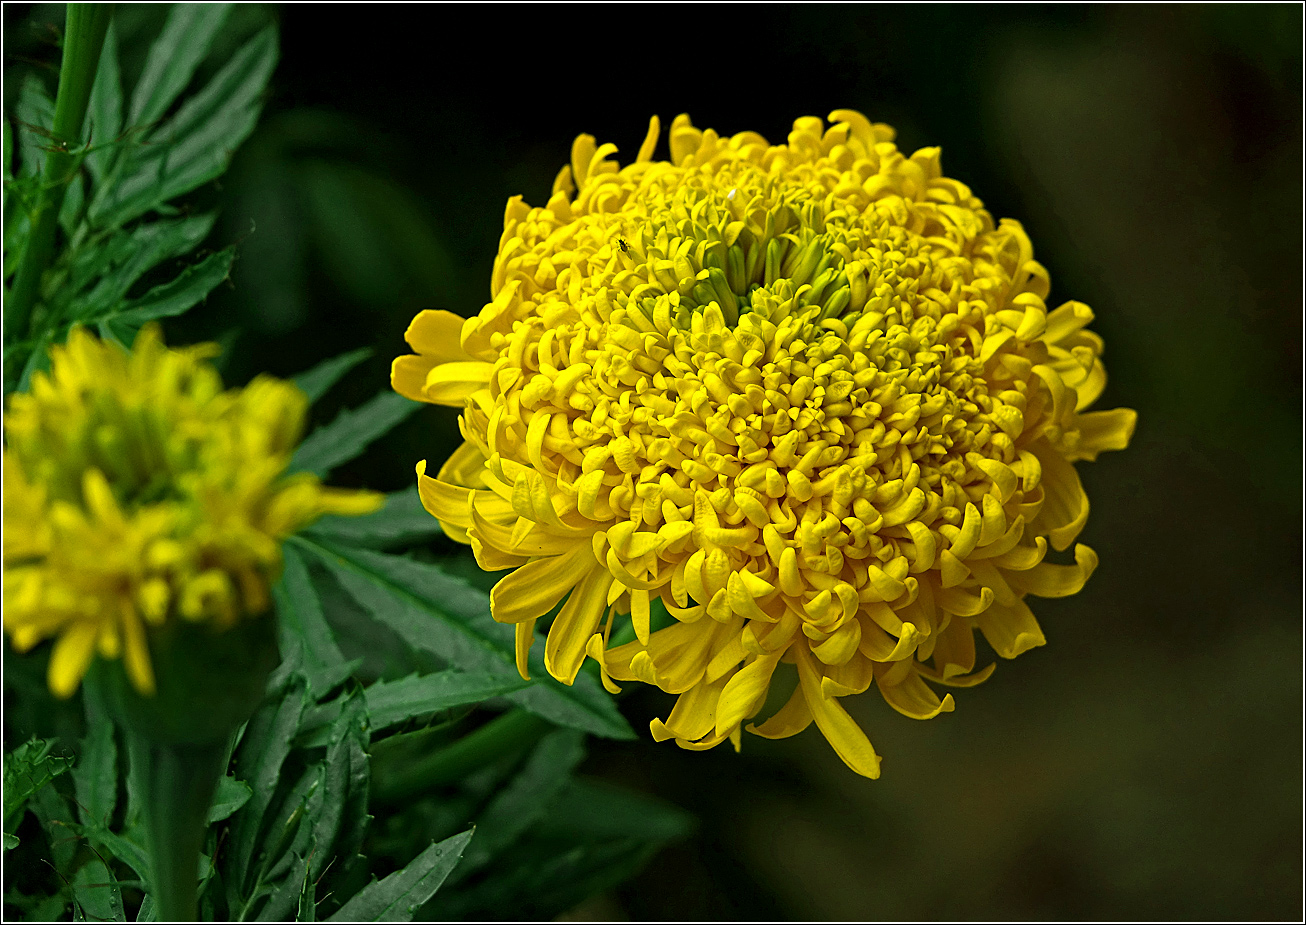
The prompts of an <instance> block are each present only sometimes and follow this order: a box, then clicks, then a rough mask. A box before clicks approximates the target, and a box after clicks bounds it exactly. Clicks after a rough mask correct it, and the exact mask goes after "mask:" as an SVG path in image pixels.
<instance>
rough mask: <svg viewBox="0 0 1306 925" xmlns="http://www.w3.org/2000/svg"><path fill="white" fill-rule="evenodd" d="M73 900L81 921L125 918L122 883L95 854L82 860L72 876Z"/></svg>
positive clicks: (124, 919)
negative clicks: (87, 859) (80, 913)
mask: <svg viewBox="0 0 1306 925" xmlns="http://www.w3.org/2000/svg"><path fill="white" fill-rule="evenodd" d="M73 900H74V901H75V902H76V903H77V905H78V906H79V907H80V909H81V912H82V915H83V916H84V918H82V921H87V922H125V921H126V920H127V918H126V915H125V914H124V913H123V908H122V887H120V886H119V885H118V880H117V878H115V877H114V875H113V872H112V871H111V870H109V868H108V867H106V866H105V865H104V862H103V861H101V860H100V859H99V858H92V859H91V860H89V861H87V862H86V863H85V864H83V865H82V866H81V867H80V868H79V869H78V871H77V874H76V876H74V877H73Z"/></svg>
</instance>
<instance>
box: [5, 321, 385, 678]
mask: <svg viewBox="0 0 1306 925" xmlns="http://www.w3.org/2000/svg"><path fill="white" fill-rule="evenodd" d="M215 352H216V348H215V347H214V345H211V344H209V345H202V346H198V347H189V348H185V349H180V350H170V349H168V348H167V347H165V346H164V344H163V341H162V339H161V337H160V335H159V332H158V329H157V328H155V327H147V328H146V329H144V330H143V331H142V332H141V333H140V335H139V336H138V337H137V339H136V345H135V348H134V349H133V350H132V351H131V353H128V352H127V351H126V350H124V349H122V348H121V347H119V346H117V345H115V344H111V343H106V342H102V341H100V340H98V339H96V338H95V337H93V336H92V335H90V334H88V333H86V331H84V330H82V329H74V330H73V332H72V334H71V335H70V336H69V339H68V343H67V345H66V346H60V347H54V348H53V349H52V350H51V369H50V372H49V374H48V375H47V374H45V373H38V374H37V375H36V376H34V377H33V379H32V388H31V391H30V392H28V393H24V394H17V395H14V396H13V397H12V398H11V399H10V406H9V410H8V411H7V412H6V414H5V418H4V425H5V440H6V446H5V450H4V628H5V630H6V631H7V632H8V633H9V635H10V637H11V639H12V641H13V644H14V646H15V648H17V649H18V650H20V651H23V650H26V649H28V648H30V647H32V646H34V645H35V644H36V643H38V642H40V641H41V640H42V639H46V638H49V637H52V636H55V637H58V641H57V642H56V643H55V646H54V652H53V654H52V656H51V659H50V670H49V680H50V687H51V689H52V690H53V691H54V692H55V693H56V694H58V695H60V696H64V697H66V696H69V695H70V694H72V692H73V691H74V690H76V688H77V685H78V683H79V682H80V681H81V679H82V677H83V675H84V674H85V673H86V669H87V667H88V665H89V663H90V660H91V659H92V657H93V656H94V655H95V653H96V652H97V651H98V652H99V653H100V654H101V655H102V656H104V657H105V658H111V659H112V658H118V657H121V658H122V659H123V662H124V667H125V668H126V670H127V675H128V677H130V679H131V681H132V683H133V685H134V686H135V687H136V688H137V690H139V691H141V692H142V693H146V694H149V693H152V692H153V689H154V672H153V669H152V667H151V663H150V654H149V646H148V643H147V636H146V626H147V625H160V624H163V623H165V622H167V621H169V620H177V619H180V620H185V621H192V622H210V623H213V624H216V626H217V627H219V628H224V629H225V628H230V627H231V626H233V625H234V624H236V623H237V622H238V621H240V620H242V619H244V618H247V617H254V616H258V615H260V614H263V613H264V612H265V611H266V610H267V609H268V605H269V586H270V583H271V582H273V581H275V580H276V578H277V576H278V575H279V573H280V570H281V540H283V539H284V538H285V537H287V536H289V535H290V534H291V533H294V532H295V531H296V530H297V529H299V528H300V527H302V526H304V525H305V524H307V523H309V522H310V521H312V520H313V519H315V518H316V517H318V516H319V515H321V514H324V513H341V514H358V513H365V512H367V511H370V510H375V509H376V507H378V506H379V504H380V502H381V500H382V497H381V496H379V495H376V494H373V493H371V492H351V491H339V490H332V489H326V488H323V487H322V486H321V485H320V484H319V482H318V479H317V477H316V476H314V475H311V474H309V473H299V474H295V475H290V476H287V475H285V469H286V466H287V465H288V463H289V462H290V458H291V454H292V453H293V452H294V449H295V444H296V442H297V441H298V440H299V435H300V431H301V429H302V426H303V422H304V413H305V410H306V408H307V404H308V402H307V398H306V397H305V396H304V394H303V393H302V392H300V391H299V389H297V388H295V387H294V386H293V385H291V384H290V383H288V382H282V381H280V380H277V379H272V378H270V377H266V376H261V377H259V378H257V379H255V380H254V381H253V382H251V383H250V384H249V385H248V386H247V387H245V388H244V389H233V390H231V391H225V392H224V391H223V390H222V380H221V378H220V377H219V375H218V372H217V370H215V369H214V368H213V366H212V365H211V364H209V363H208V362H206V359H207V358H208V357H210V356H213V355H214V353H215Z"/></svg>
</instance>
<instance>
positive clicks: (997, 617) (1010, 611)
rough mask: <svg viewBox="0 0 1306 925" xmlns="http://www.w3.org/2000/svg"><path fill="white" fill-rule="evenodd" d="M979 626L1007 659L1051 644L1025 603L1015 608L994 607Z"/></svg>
mask: <svg viewBox="0 0 1306 925" xmlns="http://www.w3.org/2000/svg"><path fill="white" fill-rule="evenodd" d="M975 625H976V626H978V627H979V628H980V632H982V633H983V634H984V638H985V639H987V640H988V642H989V645H990V646H992V647H993V651H994V652H996V653H998V655H1001V656H1002V657H1003V658H1015V657H1016V656H1017V655H1020V654H1021V653H1022V652H1028V651H1029V650H1030V649H1032V648H1034V647H1035V646H1041V645H1043V644H1044V643H1045V642H1047V639H1045V638H1044V636H1043V630H1042V628H1040V627H1039V625H1038V621H1037V620H1035V619H1034V614H1033V612H1032V611H1031V610H1030V609H1029V606H1028V605H1027V604H1026V603H1025V602H1024V601H1017V602H1016V603H1015V605H1013V606H1011V607H1006V606H1003V605H1002V604H994V605H993V606H992V607H990V608H989V609H988V610H986V611H984V613H982V614H980V615H979V616H978V617H976V618H975Z"/></svg>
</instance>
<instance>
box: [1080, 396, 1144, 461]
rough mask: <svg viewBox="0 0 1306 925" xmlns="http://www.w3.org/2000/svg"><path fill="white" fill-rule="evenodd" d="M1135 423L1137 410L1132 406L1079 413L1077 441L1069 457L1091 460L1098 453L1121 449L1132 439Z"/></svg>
mask: <svg viewBox="0 0 1306 925" xmlns="http://www.w3.org/2000/svg"><path fill="white" fill-rule="evenodd" d="M1137 423H1138V412H1137V411H1134V410H1133V409H1132V408H1112V409H1111V410H1110V411H1090V412H1089V413H1087V414H1081V415H1079V443H1077V444H1076V445H1075V449H1074V452H1073V453H1072V454H1071V458H1072V459H1086V460H1088V461H1089V462H1092V461H1093V460H1095V459H1097V454H1098V453H1103V452H1105V451H1107V450H1123V449H1124V448H1125V447H1127V446H1128V445H1129V441H1130V440H1131V439H1133V436H1134V426H1135V425H1136V424H1137Z"/></svg>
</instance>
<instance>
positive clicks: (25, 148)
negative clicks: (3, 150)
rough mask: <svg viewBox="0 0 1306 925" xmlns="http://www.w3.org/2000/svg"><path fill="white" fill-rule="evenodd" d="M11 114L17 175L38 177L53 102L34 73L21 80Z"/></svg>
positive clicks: (48, 131)
mask: <svg viewBox="0 0 1306 925" xmlns="http://www.w3.org/2000/svg"><path fill="white" fill-rule="evenodd" d="M14 115H15V117H16V118H17V119H18V158H19V163H18V175H19V176H20V177H39V176H40V175H41V168H42V167H43V166H44V165H45V150H44V149H45V148H47V147H49V145H50V129H51V127H52V126H53V125H54V100H53V99H52V98H51V97H50V94H49V93H48V92H46V89H45V84H44V83H42V81H41V79H40V78H39V77H37V76H36V75H35V74H28V75H27V78H26V79H25V80H24V81H23V85H22V87H21V88H20V89H19V91H18V103H17V104H16V105H15V107H14ZM6 192H7V191H6Z"/></svg>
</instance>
